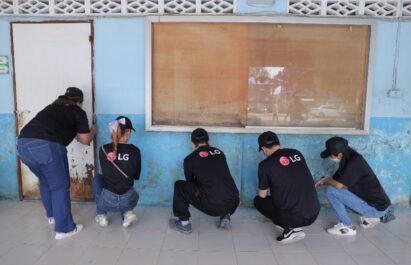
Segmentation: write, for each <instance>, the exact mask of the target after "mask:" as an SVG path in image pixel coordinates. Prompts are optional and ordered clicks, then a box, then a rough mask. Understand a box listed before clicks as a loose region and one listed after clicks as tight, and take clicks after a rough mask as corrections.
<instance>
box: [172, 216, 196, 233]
mask: <svg viewBox="0 0 411 265" xmlns="http://www.w3.org/2000/svg"><path fill="white" fill-rule="evenodd" d="M168 225H169V226H170V228H171V229H174V230H176V231H178V232H180V233H183V234H191V232H192V231H193V230H192V228H191V224H190V223H189V224H187V225H183V224H182V223H181V221H180V220H177V219H173V218H170V220H168Z"/></svg>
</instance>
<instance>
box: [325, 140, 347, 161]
mask: <svg viewBox="0 0 411 265" xmlns="http://www.w3.org/2000/svg"><path fill="white" fill-rule="evenodd" d="M347 150H348V141H347V140H346V139H344V138H342V137H338V136H335V137H331V138H330V139H328V140H327V141H326V142H325V150H324V151H322V152H321V158H327V157H329V156H330V155H338V154H339V153H344V152H345V151H347Z"/></svg>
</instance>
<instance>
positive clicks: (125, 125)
mask: <svg viewBox="0 0 411 265" xmlns="http://www.w3.org/2000/svg"><path fill="white" fill-rule="evenodd" d="M121 119H124V120H125V121H126V124H121V127H122V128H123V129H131V130H133V131H136V130H134V128H133V124H132V123H131V120H130V119H129V118H127V117H125V116H118V117H117V118H116V120H121Z"/></svg>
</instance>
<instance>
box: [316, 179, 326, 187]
mask: <svg viewBox="0 0 411 265" xmlns="http://www.w3.org/2000/svg"><path fill="white" fill-rule="evenodd" d="M326 181H327V178H321V179H320V180H319V181H317V182H316V183H315V187H316V188H318V187H321V186H323V185H324V184H325V183H326Z"/></svg>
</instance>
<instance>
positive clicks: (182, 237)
mask: <svg viewBox="0 0 411 265" xmlns="http://www.w3.org/2000/svg"><path fill="white" fill-rule="evenodd" d="M162 249H167V250H191V251H193V250H198V232H192V233H191V234H188V235H186V234H182V233H180V232H177V231H169V232H168V233H167V234H166V236H165V239H164V242H163V245H162Z"/></svg>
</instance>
